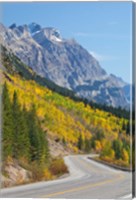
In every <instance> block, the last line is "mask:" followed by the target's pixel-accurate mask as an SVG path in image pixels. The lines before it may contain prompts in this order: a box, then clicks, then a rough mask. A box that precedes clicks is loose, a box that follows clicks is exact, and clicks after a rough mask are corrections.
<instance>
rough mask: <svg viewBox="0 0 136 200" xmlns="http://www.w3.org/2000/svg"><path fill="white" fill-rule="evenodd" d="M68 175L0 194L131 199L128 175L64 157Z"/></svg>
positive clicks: (79, 158)
mask: <svg viewBox="0 0 136 200" xmlns="http://www.w3.org/2000/svg"><path fill="white" fill-rule="evenodd" d="M65 162H66V164H67V166H68V167H69V171H70V175H68V176H67V177H65V178H61V179H58V180H54V181H46V182H39V183H33V184H27V185H23V186H17V187H12V188H7V189H2V190H1V197H2V198H9V197H10V198H53V199H54V198H58V199H60V198H65V199H66V198H68V199H118V198H120V199H123V198H126V199H131V193H132V186H131V180H132V174H131V173H130V172H123V171H120V170H115V169H112V168H110V167H108V166H105V165H103V164H99V163H97V162H95V161H92V160H89V159H88V158H87V156H85V155H74V156H67V157H65Z"/></svg>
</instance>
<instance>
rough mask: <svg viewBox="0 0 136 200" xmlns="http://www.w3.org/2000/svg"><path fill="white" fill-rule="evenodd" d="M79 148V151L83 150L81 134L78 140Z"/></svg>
mask: <svg viewBox="0 0 136 200" xmlns="http://www.w3.org/2000/svg"><path fill="white" fill-rule="evenodd" d="M77 147H78V149H80V150H82V149H83V138H82V135H81V134H80V135H79V138H78V143H77Z"/></svg>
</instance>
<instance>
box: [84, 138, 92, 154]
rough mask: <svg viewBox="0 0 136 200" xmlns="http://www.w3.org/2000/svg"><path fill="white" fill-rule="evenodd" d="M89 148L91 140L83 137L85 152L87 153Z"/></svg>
mask: <svg viewBox="0 0 136 200" xmlns="http://www.w3.org/2000/svg"><path fill="white" fill-rule="evenodd" d="M90 150H91V141H90V140H88V139H85V152H87V153H89V152H90Z"/></svg>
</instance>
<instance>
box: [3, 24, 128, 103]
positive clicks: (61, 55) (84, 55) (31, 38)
mask: <svg viewBox="0 0 136 200" xmlns="http://www.w3.org/2000/svg"><path fill="white" fill-rule="evenodd" d="M0 30H1V33H0V35H1V37H2V39H1V40H2V43H3V44H4V45H5V46H8V48H10V49H12V51H13V52H14V53H15V55H16V56H18V57H19V58H20V59H21V60H22V61H23V62H24V63H25V64H27V65H28V66H30V67H31V68H32V69H33V70H34V71H35V72H36V73H37V74H39V75H40V76H42V77H45V78H47V79H49V80H51V81H53V82H54V83H56V84H57V85H59V86H62V87H65V88H68V89H70V90H73V91H74V92H75V93H76V94H77V95H78V96H79V97H82V98H83V97H84V98H87V99H88V100H89V101H90V100H91V101H95V102H97V103H103V104H106V105H112V106H114V107H119V106H121V107H128V106H129V103H128V99H129V96H128V93H129V90H127V91H128V93H127V95H126V94H125V91H126V90H125V91H124V88H126V86H127V87H128V88H129V86H128V84H127V83H125V82H124V81H122V80H120V78H118V77H116V76H115V75H108V74H107V73H106V71H105V70H104V69H103V68H101V66H100V64H99V62H98V61H97V60H96V59H95V58H94V57H93V56H92V55H90V53H89V52H88V51H87V50H86V49H84V48H83V47H82V46H81V45H80V44H78V43H77V42H76V41H75V40H69V39H64V38H62V36H61V35H60V32H59V31H58V30H57V29H56V28H52V27H48V28H42V27H41V26H40V25H39V24H36V23H32V24H29V25H23V26H16V25H15V24H13V25H11V26H10V27H9V28H6V27H5V26H3V25H0Z"/></svg>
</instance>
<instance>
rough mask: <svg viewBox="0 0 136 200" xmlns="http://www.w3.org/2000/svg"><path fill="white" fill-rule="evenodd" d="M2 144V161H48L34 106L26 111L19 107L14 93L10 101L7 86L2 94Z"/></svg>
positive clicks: (47, 153)
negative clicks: (10, 159) (9, 158)
mask: <svg viewBox="0 0 136 200" xmlns="http://www.w3.org/2000/svg"><path fill="white" fill-rule="evenodd" d="M2 116H3V119H2V131H3V133H2V144H3V147H2V149H3V151H2V152H3V155H2V156H3V157H2V158H3V160H4V161H5V160H6V159H8V157H11V158H14V159H17V160H19V159H22V158H23V159H25V160H26V161H27V162H29V163H30V162H33V161H35V162H37V163H46V162H48V159H49V148H48V141H47V134H46V132H44V131H43V130H42V128H41V124H40V121H39V119H38V117H37V114H36V109H35V105H31V108H30V110H29V111H28V110H27V109H26V107H25V105H24V106H23V107H21V105H20V103H19V100H18V94H17V92H16V91H14V94H13V98H12V101H11V99H10V96H9V91H8V87H7V84H6V83H5V84H4V86H3V93H2Z"/></svg>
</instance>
